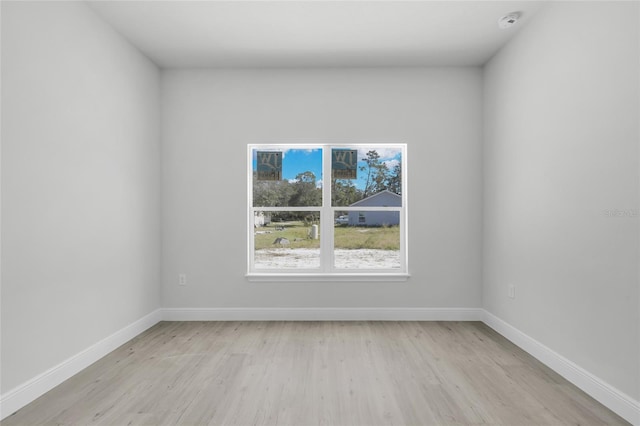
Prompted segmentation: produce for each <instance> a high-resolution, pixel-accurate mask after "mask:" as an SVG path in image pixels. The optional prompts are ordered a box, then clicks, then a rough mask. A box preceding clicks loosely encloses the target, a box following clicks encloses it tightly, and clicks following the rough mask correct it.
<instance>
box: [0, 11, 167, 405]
mask: <svg viewBox="0 0 640 426" xmlns="http://www.w3.org/2000/svg"><path fill="white" fill-rule="evenodd" d="M159 79H160V75H159V71H158V69H157V68H156V67H155V65H153V64H152V63H151V62H150V61H148V60H147V59H146V58H144V57H143V56H142V55H141V54H140V53H139V52H138V51H136V50H135V49H134V48H132V47H131V46H130V45H129V44H128V43H127V42H125V41H124V40H123V39H122V38H121V37H120V36H119V35H117V34H116V33H115V32H114V31H113V30H111V29H110V27H108V26H107V25H106V24H105V23H104V22H103V21H102V20H101V19H99V18H97V17H96V16H95V15H94V13H93V12H92V11H91V10H90V9H89V8H88V7H87V6H86V5H85V4H84V3H82V2H43V3H32V2H20V3H17V2H15V3H14V2H2V232H3V234H2V330H1V331H2V366H1V368H2V384H1V389H2V392H3V393H4V392H7V391H9V390H11V389H12V388H14V387H15V386H18V385H20V384H22V383H23V382H25V381H26V380H28V379H31V378H33V377H35V376H36V375H38V374H41V373H43V372H44V371H46V370H47V369H49V368H51V367H53V366H55V365H57V364H58V363H60V362H62V361H64V360H65V359H67V358H69V357H70V356H72V355H75V354H77V353H79V352H80V351H82V350H84V349H86V348H88V347H89V346H91V345H93V344H95V343H97V342H98V341H100V340H101V339H104V338H105V337H107V336H109V335H110V334H112V333H114V332H116V331H118V330H120V329H121V328H123V327H124V326H127V325H129V324H131V323H132V322H134V321H136V320H138V319H140V318H141V317H143V316H145V315H146V314H148V313H150V312H152V311H153V310H155V309H157V308H158V307H159V304H160V297H159V275H160V274H159V272H160V267H159V259H160V238H159V237H160V214H159V208H160V198H159V195H160V190H159V181H160V176H159V174H160V173H159V172H160V167H159V151H160V149H159V102H160V101H159V81H160V80H159Z"/></svg>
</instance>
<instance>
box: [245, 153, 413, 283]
mask: <svg viewBox="0 0 640 426" xmlns="http://www.w3.org/2000/svg"><path fill="white" fill-rule="evenodd" d="M361 147H365V148H377V147H379V148H398V149H400V150H401V152H402V154H401V167H402V175H401V179H402V194H401V197H402V206H400V207H364V206H361V207H358V206H355V207H347V206H335V207H334V206H332V205H331V185H330V184H329V183H330V179H331V150H332V149H334V148H336V149H347V148H351V149H358V148H361ZM312 148H316V149H317V148H320V149H322V179H323V185H322V206H313V207H254V206H253V162H252V154H253V151H254V150H273V151H277V150H286V149H312ZM407 186H408V185H407V145H406V144H400V143H356V144H350V143H290V144H270V143H264V144H248V145H247V213H248V214H247V270H248V272H247V274H246V277H247V279H248V280H249V281H280V282H282V281H406V280H407V279H408V278H409V276H410V274H409V264H408V250H407V248H408V239H407V236H408V213H407V212H408V208H407V199H408V195H407V193H408V191H407ZM336 210H339V211H341V212H349V211H358V212H361V211H398V212H399V214H400V225H399V226H400V230H399V231H400V268H399V269H398V268H395V269H337V268H334V266H333V265H334V249H333V245H334V225H335V223H334V212H335V211H336ZM257 211H261V212H277V211H314V212H320V225H321V226H320V268H318V269H280V270H271V269H268V270H267V269H258V270H256V269H255V268H254V253H255V252H254V229H255V223H254V218H255V212H257Z"/></svg>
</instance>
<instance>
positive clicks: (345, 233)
mask: <svg viewBox="0 0 640 426" xmlns="http://www.w3.org/2000/svg"><path fill="white" fill-rule="evenodd" d="M334 246H335V248H338V249H377V250H400V228H399V227H398V226H397V225H396V226H381V227H363V226H336V228H335V234H334Z"/></svg>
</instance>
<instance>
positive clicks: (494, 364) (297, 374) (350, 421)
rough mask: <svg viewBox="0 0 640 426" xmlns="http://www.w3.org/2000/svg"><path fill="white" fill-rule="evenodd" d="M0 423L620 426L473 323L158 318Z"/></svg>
mask: <svg viewBox="0 0 640 426" xmlns="http://www.w3.org/2000/svg"><path fill="white" fill-rule="evenodd" d="M2 424H3V425H6V426H11V425H40V424H47V425H70V424H74V425H90V424H91V425H92V424H101V425H102V424H104V425H133V424H149V425H160V424H169V425H174V424H181V425H207V424H211V425H480V424H492V425H509V426H519V425H565V424H566V425H569V424H571V425H578V424H579V425H602V424H611V425H622V424H628V423H626V422H625V421H624V420H623V419H621V418H620V417H618V416H617V415H615V414H614V413H612V412H611V411H609V410H608V409H606V408H605V407H603V406H602V405H600V404H599V403H598V402H596V401H595V400H593V399H592V398H590V397H589V396H587V395H586V394H585V393H583V392H582V391H580V390H578V389H577V388H576V387H575V386H573V385H571V384H570V383H568V382H567V381H566V380H564V379H562V378H561V377H560V376H558V375H557V374H555V373H554V372H553V371H551V370H550V369H548V368H546V367H545V366H544V365H542V364H541V363H539V362H538V361H536V360H535V359H534V358H532V357H531V356H529V355H528V354H526V353H525V352H523V351H522V350H520V349H519V348H517V347H516V346H514V345H513V344H511V343H510V342H509V341H507V340H506V339H504V338H503V337H502V336H500V335H498V334H497V333H495V332H494V331H493V330H491V329H490V328H488V327H487V326H485V325H484V324H482V323H476V322H162V323H159V324H158V325H156V326H154V327H152V328H151V329H149V330H147V331H146V332H144V333H142V334H141V335H140V336H138V337H136V338H135V339H133V340H131V341H130V342H128V343H127V344H125V345H123V346H121V347H120V348H118V349H117V350H115V351H114V352H112V353H111V354H109V355H107V356H106V357H104V358H103V359H101V360H100V361H98V362H96V363H95V364H93V365H91V366H90V367H89V368H87V369H85V370H83V371H82V372H80V373H79V374H77V375H75V376H74V377H72V378H71V379H69V380H67V381H66V382H64V383H63V384H61V385H60V386H58V387H56V388H55V389H53V390H51V391H50V392H48V393H47V394H45V395H43V396H42V397H41V398H39V399H37V400H36V401H34V402H32V403H31V404H29V405H28V406H26V407H24V408H23V409H21V410H19V411H18V412H17V413H15V414H14V415H12V416H10V417H8V418H7V419H5V420H4V421H3V422H2Z"/></svg>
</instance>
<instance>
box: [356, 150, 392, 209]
mask: <svg viewBox="0 0 640 426" xmlns="http://www.w3.org/2000/svg"><path fill="white" fill-rule="evenodd" d="M364 162H365V165H364V166H360V171H361V172H365V173H366V176H367V177H366V181H365V186H364V191H363V197H364V198H366V197H369V196H370V195H373V194H377V193H378V192H380V191H384V190H385V189H387V182H388V179H389V169H388V168H387V166H386V164H384V163H382V162H381V161H380V154H378V152H377V151H376V150H371V151H369V152H367V156H366V158H365V159H364Z"/></svg>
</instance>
